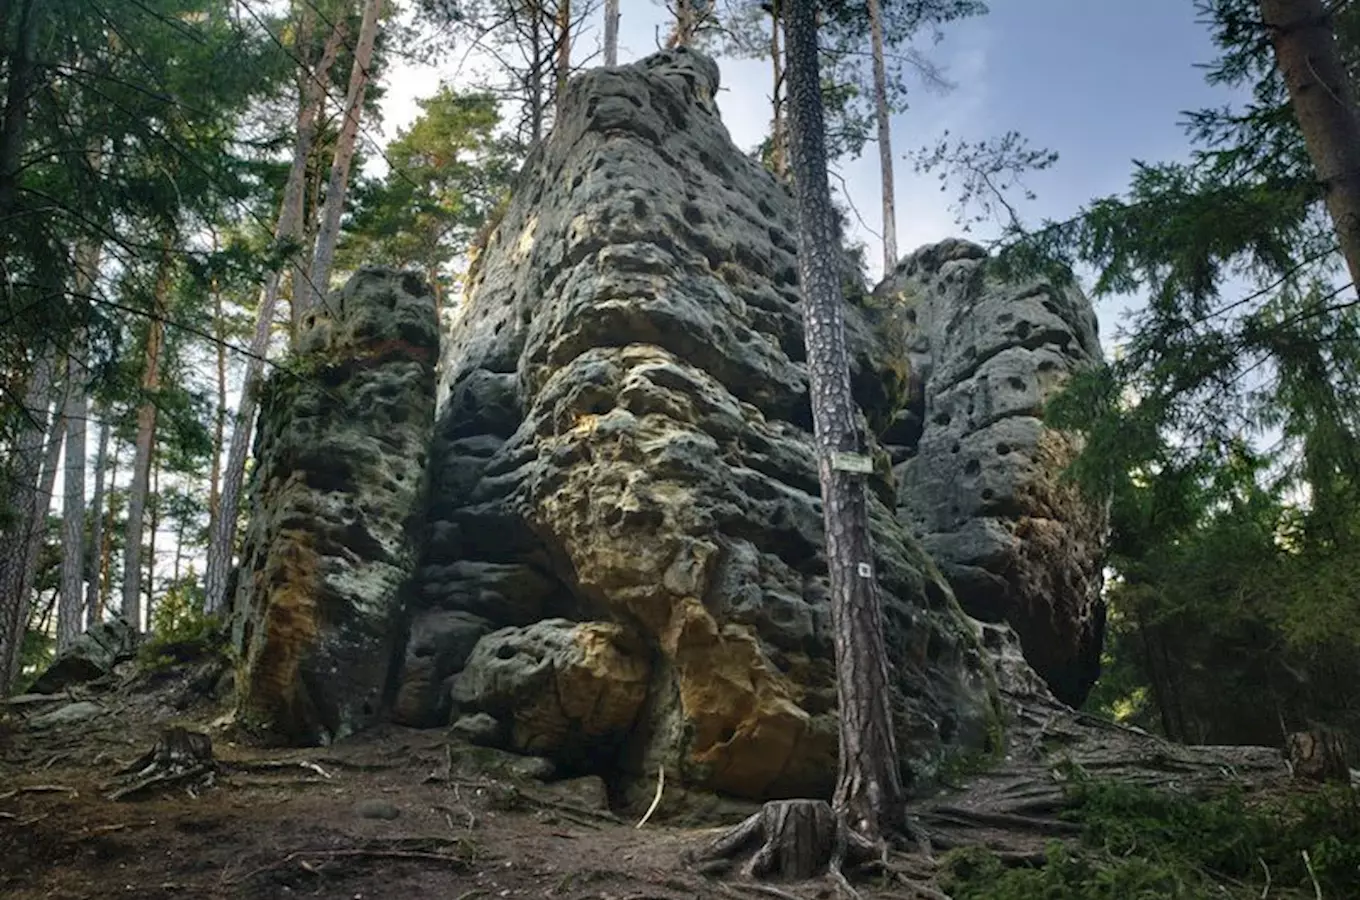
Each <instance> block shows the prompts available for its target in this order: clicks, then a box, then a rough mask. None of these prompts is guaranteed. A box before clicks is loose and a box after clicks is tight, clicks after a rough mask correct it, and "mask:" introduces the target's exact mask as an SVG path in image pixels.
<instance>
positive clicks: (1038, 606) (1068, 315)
mask: <svg viewBox="0 0 1360 900" xmlns="http://www.w3.org/2000/svg"><path fill="white" fill-rule="evenodd" d="M870 305H871V306H875V307H877V312H878V313H879V314H880V315H881V316H882V322H881V323H880V332H881V333H883V334H884V335H885V336H895V337H896V339H897V341H898V343H897V347H898V350H897V352H898V354H899V355H901V356H905V358H906V359H907V360H908V364H909V368H910V371H911V373H912V377H913V381H914V391H913V393H914V402H913V403H912V404H911V405H910V406H909V407H908V408H907V409H906V410H903V411H902V412H901V413H900V414H899V416H898V418H897V420H896V422H895V423H894V425H893V427H891V428H890V429H889V430H888V431H887V432H886V433H885V435H884V439H885V441H888V442H890V443H897V444H900V446H899V447H896V448H894V451H895V452H894V455H895V456H896V457H897V459H898V461H899V465H898V466H897V469H896V471H897V474H898V479H899V489H900V503H901V506H900V509H901V514H902V516H903V519H904V521H906V522H908V523H909V524H910V525H911V528H912V530H913V532H914V533H915V534H916V535H917V537H919V538H920V540H921V541H922V543H923V544H924V546H925V547H926V549H927V550H928V551H929V553H930V555H931V557H932V558H933V559H934V560H935V562H936V563H938V564H939V566H940V567H941V569H942V570H943V571H944V573H945V575H946V576H947V577H948V578H949V581H950V583H951V585H952V586H953V588H954V593H955V594H956V596H957V597H958V599H959V602H960V603H961V604H962V605H963V607H964V608H965V609H966V610H967V611H968V612H969V613H971V614H972V615H974V616H977V617H978V618H980V619H984V620H989V621H1006V622H1009V623H1010V624H1011V625H1012V626H1013V627H1014V628H1015V630H1016V631H1017V632H1018V633H1019V636H1020V640H1021V644H1022V646H1023V647H1024V651H1025V657H1026V658H1027V659H1028V660H1029V662H1030V664H1031V665H1032V666H1033V667H1034V668H1035V669H1036V670H1037V671H1038V672H1039V674H1040V675H1042V676H1043V677H1044V679H1045V680H1046V681H1047V682H1048V684H1049V686H1050V687H1051V688H1052V690H1053V692H1054V694H1055V695H1056V696H1057V697H1058V698H1059V699H1061V700H1063V701H1065V702H1067V703H1071V704H1073V705H1079V704H1080V703H1081V702H1082V700H1083V699H1084V698H1085V697H1086V693H1087V691H1088V690H1089V689H1090V687H1091V685H1092V684H1093V683H1094V682H1095V679H1096V677H1097V676H1098V675H1099V674H1100V648H1101V638H1102V634H1103V631H1104V618H1105V616H1104V606H1103V603H1102V600H1101V596H1100V589H1101V565H1102V558H1103V551H1104V542H1105V535H1106V519H1105V510H1104V509H1103V508H1102V507H1100V506H1097V505H1093V504H1091V503H1089V502H1088V501H1086V500H1084V499H1083V498H1082V497H1081V496H1080V494H1079V493H1078V492H1077V491H1076V489H1075V488H1074V487H1072V486H1071V485H1068V484H1065V483H1063V482H1062V481H1061V478H1060V475H1061V473H1062V470H1063V468H1064V467H1065V466H1066V464H1067V463H1068V462H1069V461H1070V459H1071V457H1072V454H1073V452H1074V451H1075V449H1076V444H1075V439H1074V438H1073V437H1071V436H1069V435H1064V434H1062V433H1060V432H1057V431H1055V430H1052V429H1049V428H1047V427H1046V426H1045V425H1044V423H1043V421H1042V418H1041V416H1042V414H1043V408H1044V404H1045V402H1046V401H1047V400H1048V399H1049V398H1050V397H1051V396H1052V395H1053V393H1054V392H1055V391H1056V390H1057V389H1058V387H1059V386H1060V385H1061V384H1062V383H1063V381H1064V380H1066V379H1067V378H1068V376H1069V375H1070V374H1071V373H1072V372H1073V371H1075V370H1076V369H1077V368H1079V367H1082V366H1089V365H1092V364H1094V363H1096V362H1098V361H1099V360H1100V358H1101V350H1100V342H1099V340H1098V338H1097V334H1096V321H1095V315H1094V313H1093V312H1092V309H1091V305H1090V303H1089V301H1087V299H1086V298H1085V296H1083V295H1082V293H1081V292H1080V291H1079V290H1078V289H1077V288H1076V287H1073V286H1058V285H1055V284H1053V283H1050V282H1049V281H1046V280H1043V279H1029V280H1022V281H1018V282H1017V281H1009V280H1006V279H1004V278H1001V277H999V275H998V273H997V272H996V269H995V263H994V262H992V261H990V260H989V259H988V256H987V253H986V251H985V250H983V248H981V247H979V246H977V245H975V244H970V243H967V242H965V241H958V240H950V241H945V242H943V243H940V244H937V245H934V246H930V247H925V248H922V249H921V250H919V251H917V252H916V253H914V254H912V255H911V256H910V257H908V258H906V259H904V260H903V261H902V262H901V263H900V264H899V265H898V266H897V268H896V270H895V271H893V272H892V273H890V275H889V277H888V278H887V279H885V280H884V282H883V283H882V284H881V285H880V286H879V287H878V288H877V290H876V291H875V297H874V301H873V302H872V303H871V304H870ZM894 326H895V327H894Z"/></svg>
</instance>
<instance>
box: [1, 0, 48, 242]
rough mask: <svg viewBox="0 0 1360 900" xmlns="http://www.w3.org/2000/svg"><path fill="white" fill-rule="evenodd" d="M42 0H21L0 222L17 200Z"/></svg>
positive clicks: (9, 77) (10, 74) (4, 131)
mask: <svg viewBox="0 0 1360 900" xmlns="http://www.w3.org/2000/svg"><path fill="white" fill-rule="evenodd" d="M43 6H44V2H43V0H22V2H21V4H20V9H19V25H18V37H17V42H16V44H15V46H14V50H13V52H11V53H10V55H9V60H8V62H9V66H8V71H7V72H6V81H7V83H6V92H5V119H4V122H3V124H0V221H3V222H9V221H10V217H11V216H12V215H13V214H14V205H15V203H16V202H17V200H18V191H19V174H20V172H21V167H22V164H23V153H24V139H25V135H26V133H27V131H28V103H29V98H30V97H32V95H33V87H34V85H33V81H34V77H33V76H34V60H33V49H34V45H35V44H36V43H37V40H38V22H39V20H40V18H41V17H40V16H39V10H40V9H41V8H42V7H43Z"/></svg>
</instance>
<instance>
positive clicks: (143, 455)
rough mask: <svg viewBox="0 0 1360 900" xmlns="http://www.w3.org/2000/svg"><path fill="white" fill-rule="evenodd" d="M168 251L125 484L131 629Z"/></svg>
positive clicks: (126, 597) (135, 621)
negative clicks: (127, 480) (126, 494)
mask: <svg viewBox="0 0 1360 900" xmlns="http://www.w3.org/2000/svg"><path fill="white" fill-rule="evenodd" d="M170 275H171V273H170V255H169V251H168V243H167V251H166V252H165V254H163V255H162V257H161V261H160V271H159V272H158V273H157V276H156V287H155V289H154V291H155V293H154V295H153V297H152V306H151V320H150V321H149V322H148V323H147V327H148V331H147V338H146V359H145V363H144V364H143V369H142V392H143V394H144V395H145V397H144V398H143V400H142V405H141V406H140V407H139V408H138V410H137V438H136V441H135V442H134V448H135V449H134V454H133V460H132V482H131V484H130V485H129V486H128V514H127V529H126V532H125V540H126V543H125V544H124V546H123V605H122V611H121V615H122V617H123V619H124V620H125V621H126V622H127V623H128V624H129V625H131V626H132V628H133V630H134V631H138V632H140V631H141V630H142V541H143V540H144V537H145V533H144V532H145V528H144V525H145V519H146V501H147V496H148V495H149V494H150V491H151V457H152V454H153V453H154V452H155V449H156V401H155V399H154V395H155V393H156V391H157V390H159V388H160V384H161V375H160V366H161V344H162V341H163V338H164V329H165V324H164V322H163V321H162V311H163V310H164V308H165V297H166V294H167V293H168V291H169V289H170Z"/></svg>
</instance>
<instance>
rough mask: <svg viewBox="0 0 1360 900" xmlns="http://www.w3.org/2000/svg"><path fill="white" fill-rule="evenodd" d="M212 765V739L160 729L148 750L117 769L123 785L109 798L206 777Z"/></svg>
mask: <svg viewBox="0 0 1360 900" xmlns="http://www.w3.org/2000/svg"><path fill="white" fill-rule="evenodd" d="M214 768H215V763H214V761H213V750H212V738H211V737H209V736H208V735H206V734H204V733H202V732H199V731H189V730H188V729H187V728H180V727H179V726H173V727H171V728H167V729H165V730H164V731H162V732H161V735H160V737H159V738H157V739H156V743H155V744H154V745H153V746H152V748H151V749H150V750H148V751H146V752H145V753H143V754H142V755H141V756H139V757H137V759H135V760H133V761H132V762H131V763H129V764H128V765H126V766H124V767H123V768H122V769H121V770H119V772H118V774H119V775H120V776H123V777H124V779H125V784H124V785H123V787H120V788H118V789H117V790H115V791H114V792H113V793H111V794H109V799H110V800H125V799H127V798H129V797H132V796H134V795H136V794H141V793H143V792H145V791H148V790H150V789H151V788H153V787H159V786H164V785H168V784H184V783H187V782H192V781H195V780H198V779H202V778H205V777H206V776H210V775H211V774H212V771H213V769H214Z"/></svg>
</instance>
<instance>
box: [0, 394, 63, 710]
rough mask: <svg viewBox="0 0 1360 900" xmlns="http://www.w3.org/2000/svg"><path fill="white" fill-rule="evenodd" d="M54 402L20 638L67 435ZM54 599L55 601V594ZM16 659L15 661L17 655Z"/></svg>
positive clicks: (29, 546) (26, 560)
mask: <svg viewBox="0 0 1360 900" xmlns="http://www.w3.org/2000/svg"><path fill="white" fill-rule="evenodd" d="M56 404H57V406H56V409H55V410H54V411H53V414H52V424H51V426H50V427H49V428H48V431H47V442H46V445H45V447H44V450H43V463H42V473H41V474H40V475H39V476H38V491H37V501H38V508H37V511H36V513H37V514H36V517H35V520H34V528H33V529H32V530H31V531H30V532H29V533H28V542H27V543H26V544H25V546H24V548H23V574H22V577H23V582H22V584H21V585H20V597H21V598H22V600H21V602H20V604H19V636H20V640H21V642H22V638H23V633H24V630H25V629H26V628H27V626H28V622H29V619H30V618H31V617H32V598H33V595H34V586H35V583H36V581H37V577H38V560H39V558H40V557H41V556H42V548H43V539H44V538H46V537H47V515H48V513H50V512H51V511H52V495H53V494H54V493H55V489H56V483H57V466H58V465H60V463H61V448H62V445H63V443H65V437H66V417H65V415H63V414H62V409H63V407H64V405H65V399H64V398H63V397H60V396H59V397H57V398H56ZM53 599H54V601H55V596H54V598H53ZM51 606H52V604H49V605H48V609H47V610H46V613H49V614H50V613H51V611H52V610H51ZM21 646H22V644H21ZM15 662H16V663H17V662H18V657H17V656H16V657H15ZM18 674H19V669H18V666H17V665H16V666H15V668H14V669H13V670H12V671H11V672H10V676H9V680H10V683H13V681H14V679H15V677H17V676H18Z"/></svg>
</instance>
